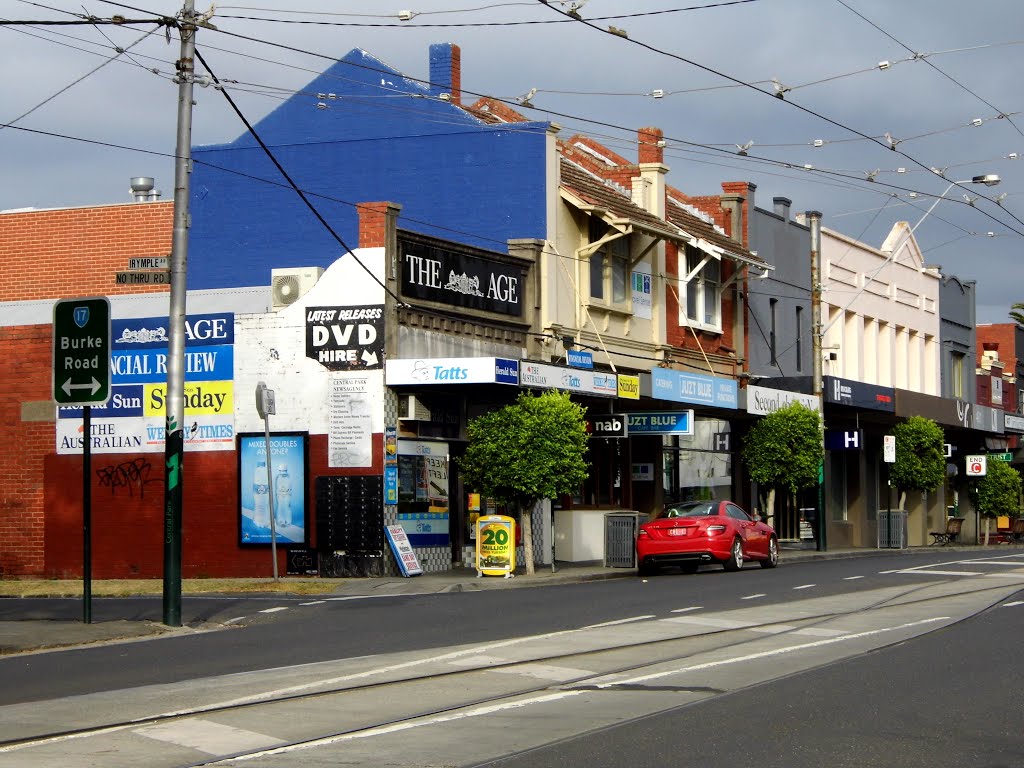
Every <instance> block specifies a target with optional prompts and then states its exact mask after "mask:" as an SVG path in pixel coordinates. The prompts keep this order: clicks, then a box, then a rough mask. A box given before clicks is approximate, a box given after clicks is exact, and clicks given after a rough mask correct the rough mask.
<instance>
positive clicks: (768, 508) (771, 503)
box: [764, 488, 775, 528]
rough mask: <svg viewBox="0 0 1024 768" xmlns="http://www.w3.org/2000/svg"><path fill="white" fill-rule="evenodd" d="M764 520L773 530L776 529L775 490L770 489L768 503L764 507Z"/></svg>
mask: <svg viewBox="0 0 1024 768" xmlns="http://www.w3.org/2000/svg"><path fill="white" fill-rule="evenodd" d="M764 519H765V522H766V523H768V525H770V526H771V527H772V528H774V527H775V489H774V488H769V489H768V503H767V504H765V507H764Z"/></svg>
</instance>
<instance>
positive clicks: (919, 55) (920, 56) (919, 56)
mask: <svg viewBox="0 0 1024 768" xmlns="http://www.w3.org/2000/svg"><path fill="white" fill-rule="evenodd" d="M836 2H837V3H839V4H840V5H841V6H843V7H844V8H845V9H846V10H848V11H849V12H850V13H852V14H854V15H855V16H858V17H859V18H861V19H863V20H864V21H866V22H867V23H868V24H870V25H871V26H872V27H874V28H875V29H876V30H878V31H879V32H881V33H882V34H883V35H885V36H886V37H888V38H889V39H890V40H892V41H893V42H894V43H896V44H897V45H899V46H901V47H903V48H905V49H906V50H907V51H908V52H909V53H910V54H912V55H913V57H914V58H915V59H920V60H921V61H923V62H924V63H925V64H927V65H928V66H929V67H931V68H932V69H934V70H935V71H936V72H938V73H939V74H940V75H942V76H943V77H944V78H946V79H947V80H949V81H950V82H951V83H953V84H954V85H956V86H957V87H959V88H961V89H962V90H964V91H966V92H967V93H969V94H971V96H973V97H974V98H976V99H977V100H978V101H980V102H981V103H982V104H984V105H985V106H987V107H989V108H990V109H994V110H995V111H996V112H999V113H1000V114H1001V115H1002V116H1004V117H1006V118H1007V122H1008V123H1009V124H1010V125H1012V126H1013V127H1014V129H1015V130H1016V131H1017V133H1019V134H1020V135H1021V136H1024V131H1021V129H1020V128H1019V127H1018V126H1017V124H1016V123H1015V122H1013V120H1010V119H1009V116H1008V115H1007V114H1006V113H1004V112H1003V110H1001V109H999V107H997V106H995V105H994V104H992V103H991V102H989V101H987V100H985V99H984V98H982V97H981V96H979V95H978V94H977V93H975V92H974V91H972V90H971V89H970V88H968V87H967V86H966V85H964V84H963V83H961V82H960V81H959V80H957V79H956V78H955V77H953V76H951V75H949V74H947V73H946V72H944V71H943V70H941V69H939V68H938V67H937V66H935V64H934V63H933V62H931V61H929V54H926V53H918V52H917V51H915V50H914V49H913V48H911V47H910V46H909V45H907V44H906V43H904V42H903V41H901V40H898V39H897V38H895V37H893V36H892V35H891V34H889V33H888V32H886V31H885V30H884V29H882V28H881V27H880V26H878V25H877V24H875V22H873V21H871V19H869V18H868V17H867V16H865V15H864V14H862V13H861V12H860V11H858V10H856V9H854V8H851V7H850V6H849V5H847V4H846V3H845V2H844V0H836Z"/></svg>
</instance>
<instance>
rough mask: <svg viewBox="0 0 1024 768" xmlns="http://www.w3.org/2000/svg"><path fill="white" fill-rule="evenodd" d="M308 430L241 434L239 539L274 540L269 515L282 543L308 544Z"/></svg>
mask: <svg viewBox="0 0 1024 768" xmlns="http://www.w3.org/2000/svg"><path fill="white" fill-rule="evenodd" d="M307 445H308V434H307V433H305V432H271V433H270V454H269V456H268V454H267V445H266V437H265V435H263V434H257V433H252V434H240V435H239V436H238V478H239V481H238V482H239V488H238V499H239V504H240V506H241V510H240V512H239V540H240V543H242V544H269V543H270V533H271V532H270V515H271V513H272V514H273V515H274V528H275V530H274V533H275V535H276V539H277V543H278V544H285V545H287V544H305V543H307V541H308V537H307V535H306V530H307V525H306V520H307V515H306V488H307V479H308V478H307V466H308V463H307V456H306V447H307Z"/></svg>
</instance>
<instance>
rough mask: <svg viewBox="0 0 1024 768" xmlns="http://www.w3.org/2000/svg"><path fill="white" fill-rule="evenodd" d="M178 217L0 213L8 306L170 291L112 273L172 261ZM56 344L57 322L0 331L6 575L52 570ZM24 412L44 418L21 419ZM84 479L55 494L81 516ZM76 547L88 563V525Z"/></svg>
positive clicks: (146, 210) (132, 212)
mask: <svg viewBox="0 0 1024 768" xmlns="http://www.w3.org/2000/svg"><path fill="white" fill-rule="evenodd" d="M173 209H174V206H173V203H170V202H154V203H128V204H124V205H109V206H96V207H91V208H67V209H58V210H46V211H23V212H19V213H5V214H0V301H43V302H46V301H48V300H52V299H57V298H72V297H77V296H94V295H106V296H109V295H117V294H124V293H139V292H154V291H156V292H159V291H166V290H167V289H166V288H138V287H130V286H122V287H118V286H117V285H115V282H114V273H115V272H119V271H126V270H127V269H128V259H129V258H130V257H132V256H167V255H168V254H169V253H170V248H171V228H172V226H173ZM51 345H52V335H51V326H50V325H49V323H47V324H43V325H35V326H7V327H0V387H2V388H3V393H4V397H3V398H2V400H0V420H2V423H3V424H4V427H5V430H6V435H7V438H8V440H7V444H8V445H9V446H10V447H11V450H10V451H9V452H8V454H7V455H6V456H5V459H4V461H3V462H0V576H25V575H41V574H42V573H43V572H44V570H45V545H46V539H45V537H46V531H47V528H48V524H47V521H46V518H47V516H48V515H49V514H51V513H53V512H55V511H56V512H59V510H55V509H54V508H53V507H51V506H49V505H48V503H47V498H46V496H47V492H48V490H49V489H47V487H46V481H47V475H46V466H47V463H48V462H50V461H54V460H56V459H57V457H56V456H55V453H56V450H55V440H56V438H55V433H54V422H53V417H54V416H55V410H53V409H52V406H48V405H46V404H47V403H50V402H52V399H53V394H52V391H51V380H52V375H53V374H52V371H53V359H52V349H51ZM25 404H30V405H28V406H27V408H28V410H30V411H32V412H34V413H35V414H36V415H35V416H34V418H37V419H38V418H40V417H42V418H43V419H44V420H39V421H37V420H31V419H29V420H23V408H25V407H26V405H25ZM47 418H48V419H49V420H45V419H47ZM62 458H63V457H62ZM79 461H80V459H79ZM80 478H81V475H80V470H79V482H78V483H77V484H76V483H75V482H74V481H73V480H69V477H66V476H64V475H63V474H60V473H58V474H57V475H53V476H51V480H52V483H53V484H54V485H55V487H56V488H58V489H64V490H68V491H69V492H71V493H74V494H77V498H78V502H77V503H78V507H77V508H78V510H79V513H80V510H81V480H80ZM72 539H73V541H74V544H73V546H74V547H77V556H76V562H78V563H79V564H80V563H81V558H82V555H81V548H82V537H81V518H79V524H78V528H77V529H76V530H75V531H73V532H72ZM79 567H80V565H79Z"/></svg>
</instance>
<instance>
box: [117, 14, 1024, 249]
mask: <svg viewBox="0 0 1024 768" xmlns="http://www.w3.org/2000/svg"><path fill="white" fill-rule="evenodd" d="M100 2H103V3H106V4H107V5H112V6H115V7H119V8H125V9H128V10H133V11H138V12H140V13H147V12H148V11H146V10H144V9H141V8H137V7H135V6H130V5H126V4H124V3H119V2H115V0H100ZM537 2H539V3H540V4H541V5H544V6H545V7H548V8H551V10H553V11H555V12H556V13H559V14H561V15H563V16H568V17H569V19H570V20H572V21H577V22H579V23H582V24H585V25H586V26H588V27H590V28H591V29H594V30H597V31H598V32H603V33H605V34H610V35H612V36H614V37H619V35H616V34H615V33H614V32H609V31H608V30H604V29H602V28H601V27H598V26H595V25H594V24H592V23H590V22H589V21H588V20H586V19H582V18H580V19H577V18H576V17H574V16H571V15H570V14H568V13H566V12H565V11H562V10H560V9H558V8H554V7H553V6H551V5H550V3H549V0H537ZM213 31H216V32H219V33H221V34H223V35H227V36H229V37H235V38H238V39H241V40H248V41H250V42H255V43H261V44H264V45H269V46H271V47H275V48H280V49H282V50H288V51H292V52H294V53H302V54H304V55H307V56H313V57H315V58H321V59H325V60H328V61H332V62H335V63H337V62H338V61H339V59H337V58H336V57H333V56H328V55H326V54H322V53H317V52H315V51H309V50H306V49H302V48H297V47H295V46H290V45H285V44H283V43H275V42H271V41H268V40H264V39H261V38H255V37H252V36H250V35H242V34H240V33H237V32H228V31H226V30H222V29H215V30H213ZM625 39H627V40H628V41H629V42H631V43H633V44H635V45H639V46H641V47H643V48H645V49H647V50H650V51H652V52H654V53H658V54H661V55H663V56H667V57H669V58H673V59H676V60H678V61H681V62H683V63H686V64H689V65H691V66H694V67H697V68H699V69H702V70H704V71H706V72H709V73H711V74H714V75H716V76H718V77H721V78H724V79H726V80H729V81H730V82H732V83H734V84H735V85H737V86H743V87H746V88H750V89H751V90H754V91H756V92H758V93H761V94H765V95H771V94H770V93H768V92H767V91H763V90H761V89H760V88H757V87H755V86H752V85H750V84H749V83H745V82H743V81H741V80H739V79H737V78H735V77H733V76H731V75H727V74H725V73H723V72H719V71H718V70H716V69H713V68H711V67H708V66H706V65H703V64H699V63H697V62H695V61H692V60H690V59H687V58H685V57H683V56H679V55H678V54H674V53H671V52H669V51H664V50H662V49H660V48H657V47H655V46H652V45H650V44H648V43H643V42H640V41H636V40H633V39H631V38H625ZM350 65H351V66H355V67H359V68H361V69H366V70H368V71H372V72H380V73H382V74H391V73H390V72H385V71H384V70H380V69H378V68H376V67H370V66H367V65H362V64H354V63H351V62H350ZM406 79H408V80H410V81H413V82H418V83H420V84H425V85H433V83H430V82H429V81H427V80H422V79H418V78H412V77H408V76H406ZM463 93H467V94H469V95H471V96H477V97H478V98H485V97H486V98H494V97H492V96H488V95H486V94H480V93H475V92H473V91H468V90H465V89H463ZM496 100H497V101H501V102H502V103H506V104H509V105H510V106H517V107H521V106H522V105H521V104H519V103H517V102H510V101H507V100H503V99H496ZM787 103H788V104H790V105H791V106H794V107H796V108H797V109H799V110H801V111H803V112H805V113H806V114H809V115H811V116H813V117H817V118H818V119H820V120H824V121H825V122H827V123H829V124H831V125H834V126H836V127H837V128H840V129H842V130H845V131H848V132H850V133H853V134H855V135H857V136H859V137H861V138H862V139H867V140H868V141H871V142H873V143H875V144H877V145H878V146H880V147H883V148H886V149H888V148H890V147H889V146H888V145H886V144H884V143H882V142H881V141H880V140H878V139H877V138H876V137H873V136H869V135H867V134H865V133H863V132H861V131H859V130H857V129H855V128H851V127H849V126H847V125H844V124H843V123H840V122H838V121H836V120H833V119H831V118H829V117H827V116H825V115H822V114H820V113H818V112H815V111H814V110H812V109H809V108H807V107H804V106H801V105H800V104H797V103H796V102H792V101H789V102H787ZM993 109H997V108H995V107H993ZM542 111H544V112H546V113H547V114H551V115H555V116H557V117H567V118H569V119H574V120H579V121H581V122H585V123H587V124H592V125H600V126H604V127H606V128H613V129H615V130H621V131H628V130H629V129H627V128H624V127H623V126H618V125H615V124H613V123H607V122H603V121H599V120H591V119H589V118H581V117H578V116H574V115H569V114H567V113H562V112H556V111H554V110H542ZM666 139H667V140H672V141H676V142H678V143H682V144H689V145H695V146H701V147H704V148H708V149H714V150H718V148H716V147H714V146H711V145H700V144H695V142H689V141H685V140H679V139H672V138H671V137H666ZM721 151H722V152H723V154H729V155H732V154H734V153H732V152H728V151H726V150H721ZM893 151H895V152H896V153H898V154H899V155H901V156H903V157H905V158H906V159H907V160H909V161H911V162H912V163H914V164H915V165H917V166H919V167H920V168H922V169H924V170H931V168H930V167H929V166H927V165H925V164H924V163H922V162H920V161H919V160H917V159H916V158H914V157H912V156H910V155H908V154H906V153H905V152H903V151H902V150H899V149H893ZM761 159H762V160H764V161H765V162H776V163H777V164H778V165H781V166H784V167H795V164H793V163H784V162H781V161H772V160H770V159H769V158H761ZM956 186H958V187H960V188H961V189H964V190H966V187H963V186H962V185H956ZM922 194H927V193H922ZM982 199H984V200H988V201H989V202H992V200H991V199H990V198H987V197H983V198H982ZM977 210H979V211H981V213H982V214H983V215H985V216H987V217H988V218H990V219H992V220H993V221H996V222H998V223H1000V224H1004V225H1005V223H1004V222H1002V221H1000V220H999V219H997V218H996V217H995V216H993V215H992V214H990V213H988V212H987V211H985V210H983V209H980V208H978V209H977ZM1001 210H1005V209H1001ZM1006 213H1008V214H1009V215H1010V216H1011V217H1012V218H1013V219H1014V220H1015V221H1017V222H1018V223H1019V224H1022V225H1024V220H1022V219H1020V218H1018V217H1017V216H1015V215H1014V214H1013V213H1012V212H1011V211H1006ZM1018 234H1024V233H1021V232H1018Z"/></svg>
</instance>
